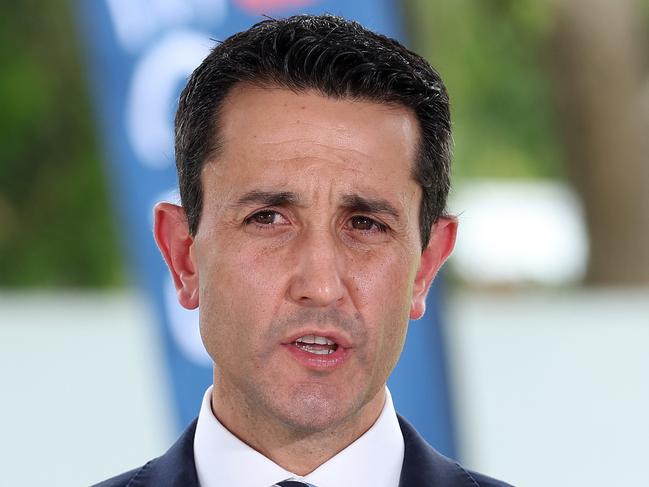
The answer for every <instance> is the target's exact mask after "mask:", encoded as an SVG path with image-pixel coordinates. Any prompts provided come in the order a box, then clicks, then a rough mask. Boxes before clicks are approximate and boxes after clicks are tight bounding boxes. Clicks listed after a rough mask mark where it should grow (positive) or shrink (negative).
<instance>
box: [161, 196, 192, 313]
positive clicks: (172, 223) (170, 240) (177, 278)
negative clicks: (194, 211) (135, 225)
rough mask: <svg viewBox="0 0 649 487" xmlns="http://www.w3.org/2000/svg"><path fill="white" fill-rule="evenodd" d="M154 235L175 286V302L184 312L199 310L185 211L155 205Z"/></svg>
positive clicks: (165, 204)
mask: <svg viewBox="0 0 649 487" xmlns="http://www.w3.org/2000/svg"><path fill="white" fill-rule="evenodd" d="M153 212H154V225H153V234H154V237H155V241H156V243H157V244H158V248H159V249H160V252H162V256H163V257H164V260H165V262H166V263H167V267H169V271H170V272H171V277H172V279H173V281H174V285H175V286H176V293H177V295H178V301H179V302H180V304H181V305H182V306H183V307H184V308H187V309H194V308H197V307H198V272H197V267H196V263H195V262H194V257H193V253H192V244H193V243H194V239H193V238H192V236H191V235H190V234H189V226H188V224H187V216H186V214H185V210H184V209H183V208H182V207H181V206H178V205H173V204H171V203H158V204H157V205H156V206H155V208H154V210H153Z"/></svg>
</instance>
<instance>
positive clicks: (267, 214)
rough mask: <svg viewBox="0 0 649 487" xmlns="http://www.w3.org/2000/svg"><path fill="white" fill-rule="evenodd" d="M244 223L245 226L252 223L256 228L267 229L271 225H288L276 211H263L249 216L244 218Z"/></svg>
mask: <svg viewBox="0 0 649 487" xmlns="http://www.w3.org/2000/svg"><path fill="white" fill-rule="evenodd" d="M245 222H246V223H247V224H250V223H252V224H256V225H258V226H262V227H267V226H272V225H284V224H286V223H288V220H287V219H286V218H284V217H283V216H282V215H281V214H280V213H278V212H276V211H273V210H263V211H258V212H257V213H255V214H253V215H251V216H249V217H248V218H246V220H245Z"/></svg>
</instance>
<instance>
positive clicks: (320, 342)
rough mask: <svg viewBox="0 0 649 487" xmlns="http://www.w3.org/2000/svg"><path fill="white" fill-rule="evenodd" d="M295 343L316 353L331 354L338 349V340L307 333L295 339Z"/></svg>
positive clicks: (309, 351)
mask: <svg viewBox="0 0 649 487" xmlns="http://www.w3.org/2000/svg"><path fill="white" fill-rule="evenodd" d="M293 345H294V346H295V347H297V348H299V349H300V350H304V351H305V352H308V353H312V354H314V355H329V354H332V353H334V352H335V351H336V350H338V344H337V343H336V342H334V341H333V340H330V339H329V338H326V337H323V336H318V335H305V336H303V337H300V338H298V339H297V340H295V341H294V342H293Z"/></svg>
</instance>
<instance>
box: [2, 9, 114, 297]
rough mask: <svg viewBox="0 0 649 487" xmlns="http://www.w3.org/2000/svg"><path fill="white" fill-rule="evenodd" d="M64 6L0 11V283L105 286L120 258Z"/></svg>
mask: <svg viewBox="0 0 649 487" xmlns="http://www.w3.org/2000/svg"><path fill="white" fill-rule="evenodd" d="M69 9H70V5H68V3H67V2H65V1H63V0H57V1H50V2H36V1H34V0H30V1H24V0H23V1H21V2H13V3H12V4H11V7H10V8H4V11H3V12H2V15H0V66H2V76H0V107H2V109H1V112H0V286H3V287H6V286H20V287H30V286H32V287H33V286H38V287H52V286H98V287H101V286H112V285H117V284H120V283H122V282H123V271H122V264H121V256H120V255H119V252H118V248H117V244H116V231H115V225H114V222H113V221H112V210H111V208H110V205H109V203H108V199H107V194H106V188H105V184H106V182H105V178H104V174H103V168H102V164H101V163H102V161H101V158H100V155H99V151H98V149H97V141H96V138H95V129H94V127H93V123H92V121H93V118H92V116H91V113H90V108H89V103H88V92H87V88H86V80H85V79H83V77H82V72H83V69H84V68H83V66H82V65H81V60H80V52H79V43H78V40H77V38H76V30H75V26H74V25H73V17H72V14H71V12H70V10H69Z"/></svg>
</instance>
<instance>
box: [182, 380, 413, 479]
mask: <svg viewBox="0 0 649 487" xmlns="http://www.w3.org/2000/svg"><path fill="white" fill-rule="evenodd" d="M385 392H386V398H385V405H384V406H383V410H382V411H381V414H380V415H379V417H378V419H377V420H376V422H375V423H374V424H373V425H372V427H371V428H370V429H369V430H367V431H366V432H365V434H363V435H362V436H361V437H360V438H358V439H357V440H356V441H354V442H353V443H352V444H351V445H349V446H347V448H345V449H344V450H342V451H341V452H340V453H338V454H337V455H335V456H334V457H332V458H330V459H329V460H327V461H326V462H325V463H323V464H322V465H320V466H319V467H318V468H316V469H315V470H314V471H313V472H311V473H310V474H308V475H306V476H305V477H300V476H298V475H295V474H293V473H291V472H289V471H288V470H285V469H284V468H282V467H280V466H279V465H277V464H276V463H274V462H273V461H272V460H270V459H268V458H266V457H265V456H264V455H262V454H261V453H259V452H258V451H257V450H254V449H253V448H251V447H250V446H248V445H247V444H245V443H244V442H243V441H241V440H240V439H238V438H237V437H236V436H234V435H233V434H232V433H230V431H228V430H227V429H226V428H225V426H223V425H222V424H221V423H220V422H219V421H218V420H217V419H216V417H215V416H214V414H213V413H212V407H211V398H212V387H211V386H210V387H209V388H208V389H207V391H206V392H205V395H204V396H203V403H202V405H201V412H200V414H199V415H198V424H197V426H196V434H195V436H194V461H195V462H196V472H197V473H198V481H199V483H200V485H201V487H234V486H236V487H271V486H272V485H273V484H274V483H276V482H279V481H281V480H285V479H288V478H291V477H294V478H296V479H299V480H304V481H306V482H309V483H311V484H313V485H315V486H316V487H341V486H347V485H353V486H358V487H362V486H368V487H370V486H371V487H398V485H399V476H400V475H401V465H402V464H403V453H404V444H403V435H402V434H401V428H400V427H399V422H398V420H397V414H396V412H395V410H394V405H393V404H392V397H391V396H390V391H388V389H387V387H386V390H385Z"/></svg>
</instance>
